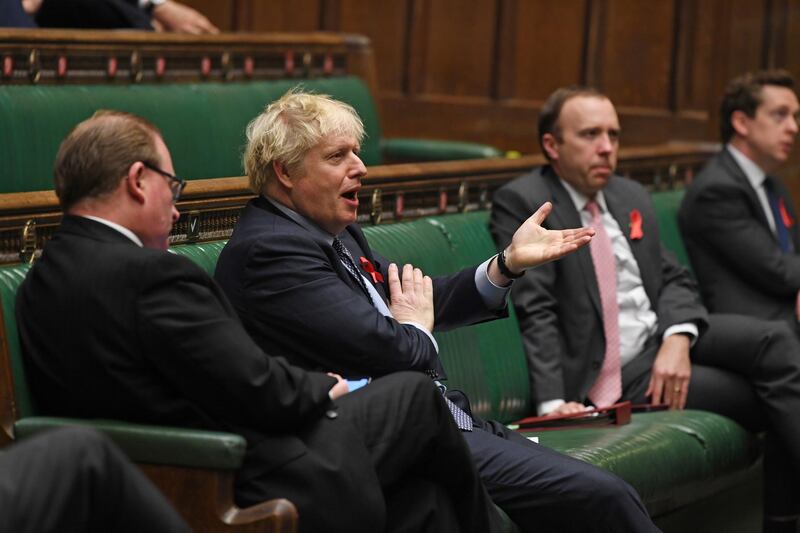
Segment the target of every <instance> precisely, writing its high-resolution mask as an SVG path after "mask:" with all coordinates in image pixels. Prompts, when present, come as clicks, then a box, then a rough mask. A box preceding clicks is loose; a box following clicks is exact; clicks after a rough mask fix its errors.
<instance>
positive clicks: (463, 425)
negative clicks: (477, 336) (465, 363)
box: [425, 369, 472, 431]
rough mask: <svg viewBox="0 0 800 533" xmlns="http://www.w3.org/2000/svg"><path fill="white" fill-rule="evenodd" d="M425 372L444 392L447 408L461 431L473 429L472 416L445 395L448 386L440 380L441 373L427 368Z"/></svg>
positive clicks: (443, 396)
mask: <svg viewBox="0 0 800 533" xmlns="http://www.w3.org/2000/svg"><path fill="white" fill-rule="evenodd" d="M425 374H427V375H428V377H429V378H431V379H432V380H433V382H434V383H436V386H437V387H439V390H440V391H441V392H442V398H444V403H446V404H447V408H448V409H450V414H452V415H453V420H455V421H456V426H458V429H460V430H461V431H472V417H471V416H469V415H468V414H467V412H466V411H464V410H463V409H461V408H460V407H459V406H457V405H456V404H454V403H453V402H452V401H451V400H450V398H448V397H447V396H445V395H444V393H445V391H446V390H447V387H445V386H444V384H442V382H440V381H439V373H438V372H437V371H436V370H433V369H430V370H426V371H425Z"/></svg>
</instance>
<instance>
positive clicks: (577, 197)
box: [558, 178, 608, 213]
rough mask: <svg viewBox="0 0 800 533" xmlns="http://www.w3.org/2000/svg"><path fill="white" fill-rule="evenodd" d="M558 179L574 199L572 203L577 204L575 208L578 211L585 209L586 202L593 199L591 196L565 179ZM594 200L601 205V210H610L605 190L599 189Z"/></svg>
mask: <svg viewBox="0 0 800 533" xmlns="http://www.w3.org/2000/svg"><path fill="white" fill-rule="evenodd" d="M558 179H559V181H560V182H561V185H563V186H564V188H565V189H566V190H567V194H569V197H570V198H571V199H572V203H573V204H575V209H576V210H577V211H578V213H580V212H581V211H583V208H584V207H586V204H587V203H588V202H589V200H591V198H589V197H588V196H586V195H585V194H583V193H582V192H580V191H578V190H577V189H576V188H575V187H573V186H572V185H570V184H569V183H567V182H566V181H564V180H563V179H561V178H558ZM594 201H595V202H597V205H598V206H599V207H600V211H602V212H603V213H605V212H607V211H608V207H607V206H606V197H605V196H604V195H603V191H597V194H595V195H594Z"/></svg>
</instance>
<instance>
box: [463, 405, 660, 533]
mask: <svg viewBox="0 0 800 533" xmlns="http://www.w3.org/2000/svg"><path fill="white" fill-rule="evenodd" d="M463 435H464V438H465V439H466V440H467V443H468V444H469V446H470V450H471V451H472V454H473V457H474V459H475V462H476V464H477V466H478V471H479V472H480V474H481V478H482V479H483V481H484V484H485V485H486V488H487V489H488V491H489V494H490V496H491V497H492V499H493V500H494V501H495V503H497V505H499V506H500V507H502V508H503V510H504V511H505V512H506V513H508V515H509V516H510V517H511V519H512V520H514V522H515V523H516V524H517V525H519V526H520V528H521V529H522V530H523V531H537V532H542V531H554V532H556V531H557V532H572V531H574V532H581V533H583V532H591V531H598V532H599V531H615V532H625V531H630V532H647V531H658V529H657V528H656V527H655V525H653V523H652V522H651V520H650V518H649V516H648V515H647V511H646V510H645V508H644V505H643V504H642V502H641V500H640V499H639V496H638V495H637V494H636V492H635V491H634V490H633V489H632V488H631V487H630V485H628V484H627V483H626V482H625V481H623V480H622V479H620V478H618V477H617V476H614V475H613V474H610V473H609V472H606V471H604V470H601V469H599V468H597V467H594V466H592V465H590V464H588V463H584V462H583V461H579V460H577V459H573V458H571V457H567V456H565V455H562V454H560V453H558V452H555V451H553V450H551V449H549V448H546V447H544V446H540V445H538V444H535V443H533V442H531V441H529V440H528V439H526V438H525V437H523V436H521V435H519V434H517V433H515V432H513V431H508V430H507V429H505V428H504V427H503V426H502V425H501V424H499V423H497V422H483V421H481V420H479V419H476V428H475V431H473V432H471V433H463Z"/></svg>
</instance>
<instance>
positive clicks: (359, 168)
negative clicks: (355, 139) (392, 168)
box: [353, 154, 367, 178]
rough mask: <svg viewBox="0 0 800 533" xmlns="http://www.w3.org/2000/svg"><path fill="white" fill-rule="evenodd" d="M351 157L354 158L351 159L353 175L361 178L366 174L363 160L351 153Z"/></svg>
mask: <svg viewBox="0 0 800 533" xmlns="http://www.w3.org/2000/svg"><path fill="white" fill-rule="evenodd" d="M353 158H354V161H353V170H354V172H353V177H356V176H358V177H360V178H363V177H364V176H366V175H367V167H366V165H364V162H363V161H362V160H361V158H360V157H358V156H357V155H355V154H353Z"/></svg>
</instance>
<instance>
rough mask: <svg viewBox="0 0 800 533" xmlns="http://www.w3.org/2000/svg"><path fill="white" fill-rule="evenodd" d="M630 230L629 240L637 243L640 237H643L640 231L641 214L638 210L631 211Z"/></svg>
mask: <svg viewBox="0 0 800 533" xmlns="http://www.w3.org/2000/svg"><path fill="white" fill-rule="evenodd" d="M630 228H631V235H630V237H631V240H632V241H638V240H639V239H641V238H642V237H644V232H643V231H642V214H641V213H640V212H639V210H638V209H634V210H633V211H631V214H630Z"/></svg>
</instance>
